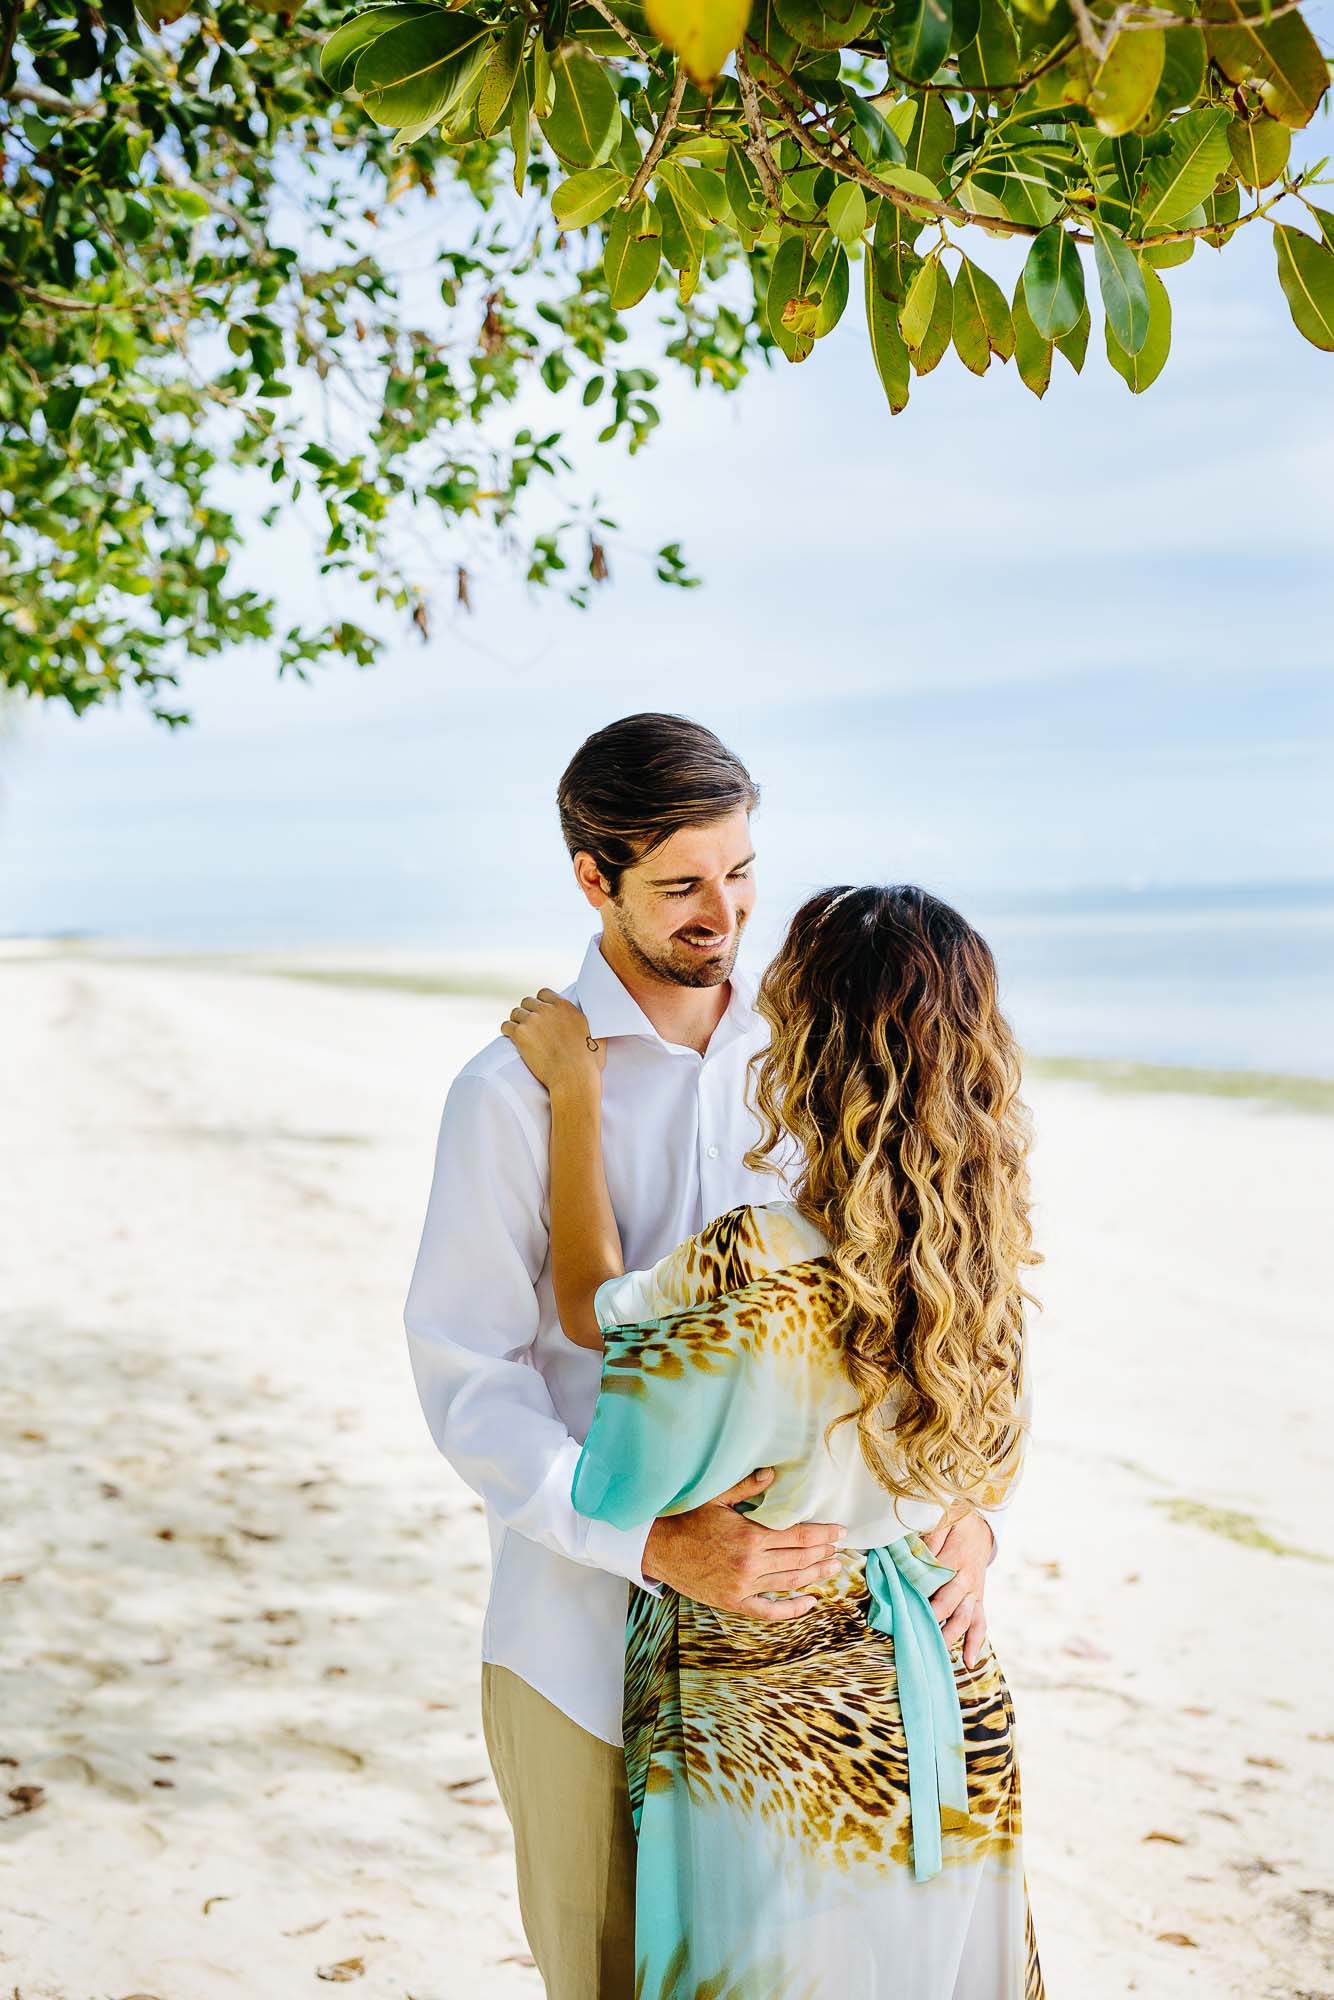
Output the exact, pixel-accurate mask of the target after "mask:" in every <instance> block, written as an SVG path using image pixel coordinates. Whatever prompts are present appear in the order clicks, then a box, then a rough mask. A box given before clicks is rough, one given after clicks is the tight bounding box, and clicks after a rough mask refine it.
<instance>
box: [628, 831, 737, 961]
mask: <svg viewBox="0 0 1334 2000" xmlns="http://www.w3.org/2000/svg"><path fill="white" fill-rule="evenodd" d="M754 859H755V856H754V853H753V852H752V849H751V844H750V815H749V814H748V813H747V812H745V811H744V810H743V809H742V808H740V807H738V809H737V811H736V812H734V813H731V814H729V815H728V817H727V818H726V819H720V820H715V821H713V822H712V823H711V824H710V825H708V826H684V827H682V828H681V829H680V831H679V832H678V833H674V834H673V835H672V837H671V839H670V840H668V841H666V842H665V843H664V844H663V846H661V847H659V848H655V849H654V851H653V853H652V854H650V855H649V856H648V858H647V859H646V860H644V861H637V862H636V863H635V864H634V866H633V867H632V868H627V869H626V870H625V871H624V873H623V874H622V876H621V889H620V894H619V896H618V897H617V898H616V899H615V900H614V901H610V902H607V903H605V904H604V905H603V909H604V911H605V914H606V919H607V923H608V925H609V926H610V927H612V928H614V929H615V931H616V933H617V935H618V936H619V937H620V938H621V940H622V941H623V943H624V944H625V947H626V949H627V951H628V952H629V953H630V956H631V957H632V958H633V959H634V960H635V961H636V963H637V964H638V965H639V966H640V967H641V969H642V970H643V971H645V972H647V973H650V974H652V975H654V976H655V977H657V978H659V979H663V980H666V981H668V982H669V983H670V984H672V985H674V986H721V985H722V984H723V982H724V981H725V980H727V979H729V978H730V977H731V973H732V967H733V965H734V964H735V963H736V955H737V947H738V945H739V944H740V942H741V933H742V931H743V930H744V929H745V926H746V920H747V918H748V917H749V916H750V912H751V909H752V907H753V905H754V902H755V875H754V868H753V865H752V864H753V862H754Z"/></svg>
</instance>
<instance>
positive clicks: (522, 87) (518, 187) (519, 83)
mask: <svg viewBox="0 0 1334 2000" xmlns="http://www.w3.org/2000/svg"><path fill="white" fill-rule="evenodd" d="M532 115H533V114H532V107H531V106H530V105H529V102H528V76H527V73H526V71H524V70H522V69H521V70H520V71H519V74H518V76H517V77H516V78H515V79H514V95H513V96H512V97H511V98H510V127H509V130H510V151H511V153H513V155H514V192H515V194H522V193H523V184H524V181H525V180H526V179H527V176H528V145H529V141H530V139H531V137H532Z"/></svg>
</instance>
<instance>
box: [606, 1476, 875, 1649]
mask: <svg viewBox="0 0 1334 2000" xmlns="http://www.w3.org/2000/svg"><path fill="white" fill-rule="evenodd" d="M773 1476H774V1475H773V1467H772V1466H764V1467H762V1468H761V1469H760V1470H759V1471H757V1472H752V1473H751V1474H750V1476H749V1477H748V1478H746V1479H743V1480H742V1481H741V1482H740V1483H739V1485H736V1486H733V1487H730V1488H729V1490H728V1491H727V1492H726V1493H720V1494H719V1495H718V1498H717V1499H716V1500H710V1501H708V1502H706V1504H705V1505H704V1506H703V1507H693V1508H692V1509H691V1510H690V1512H689V1513H688V1514H668V1515H664V1516H663V1517H662V1518H661V1519H660V1520H657V1521H655V1522H654V1523H653V1526H652V1527H651V1528H650V1529H649V1535H648V1540H647V1542H646V1543H645V1545H644V1575H645V1576H646V1577H647V1578H648V1579H649V1580H650V1581H651V1582H654V1583H665V1584H667V1585H668V1586H669V1587H670V1588H671V1589H672V1590H675V1591H677V1592H679V1594H680V1595H681V1596H682V1597H689V1598H693V1599H694V1601H695V1603H696V1604H711V1605H712V1606H713V1607H714V1609H715V1610H717V1611H731V1612H736V1613H739V1614H740V1615H741V1616H742V1617H745V1618H757V1619H760V1620H762V1621H764V1622H767V1623H768V1624H779V1623H781V1622H782V1621H783V1620H785V1619H789V1618H802V1617H804V1616H805V1614H806V1613H807V1612H808V1611H813V1610H814V1609H815V1599H814V1598H813V1597H807V1596H798V1597H787V1598H784V1599H782V1600H781V1602H776V1601H774V1600H772V1599H770V1598H767V1597H762V1596H761V1595H760V1592H761V1591H767V1590H793V1591H809V1590H810V1589H811V1587H812V1586H813V1585H814V1584H817V1583H822V1582H823V1581H824V1580H825V1578H827V1577H831V1576H834V1575H835V1574H836V1573H837V1571H838V1567H839V1565H838V1563H837V1561H836V1560H835V1559H834V1558H835V1551H836V1550H837V1548H838V1546H839V1544H840V1542H841V1541H842V1539H843V1534H844V1530H843V1528H841V1527H840V1526H838V1525H837V1524H835V1523H832V1522H829V1521H802V1522H798V1523H797V1524H796V1525H795V1526H794V1527H791V1528H765V1527H762V1526H761V1525H760V1523H759V1522H758V1521H750V1520H747V1518H746V1516H745V1515H744V1514H739V1513H738V1512H737V1511H736V1503H737V1501H738V1500H750V1499H756V1498H758V1497H759V1495H760V1494H761V1493H763V1492H764V1489H765V1487H766V1486H768V1485H770V1484H771V1482H772V1480H773Z"/></svg>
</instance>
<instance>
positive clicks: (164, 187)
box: [153, 181, 208, 222]
mask: <svg viewBox="0 0 1334 2000" xmlns="http://www.w3.org/2000/svg"><path fill="white" fill-rule="evenodd" d="M153 199H154V200H155V201H156V202H157V203H158V204H159V206H160V207H162V208H174V209H175V210H176V213H177V214H178V215H184V216H188V217H189V219H190V221H191V222H202V221H203V220H204V217H205V216H206V215H207V214H208V203H207V202H206V201H205V200H204V197H203V195H202V194H198V193H196V191H195V190H194V188H183V187H172V186H171V185H170V184H169V183H167V182H165V181H158V182H157V183H156V184H155V185H154V188H153Z"/></svg>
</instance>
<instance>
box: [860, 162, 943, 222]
mask: <svg viewBox="0 0 1334 2000" xmlns="http://www.w3.org/2000/svg"><path fill="white" fill-rule="evenodd" d="M876 179H877V180H882V181H887V182H888V183H889V185H890V187H895V188H900V189H902V191H903V193H904V194H919V195H925V196H926V198H927V200H928V201H935V202H938V201H940V200H941V199H942V196H941V192H940V189H939V188H938V187H937V186H936V184H935V182H934V181H929V180H928V179H927V177H926V175H925V174H919V173H915V172H914V171H913V169H912V168H911V167H897V166H895V165H894V164H893V163H892V162H887V163H886V164H885V165H883V166H881V167H878V168H877V169H876ZM894 206H896V207H897V206H898V204H897V203H895V204H894ZM905 207H906V208H907V212H908V214H910V215H915V216H917V217H918V218H919V219H921V220H923V221H926V220H929V219H930V217H931V214H932V212H933V211H932V210H931V209H929V208H914V207H913V206H912V205H911V204H910V203H908V204H905Z"/></svg>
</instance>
